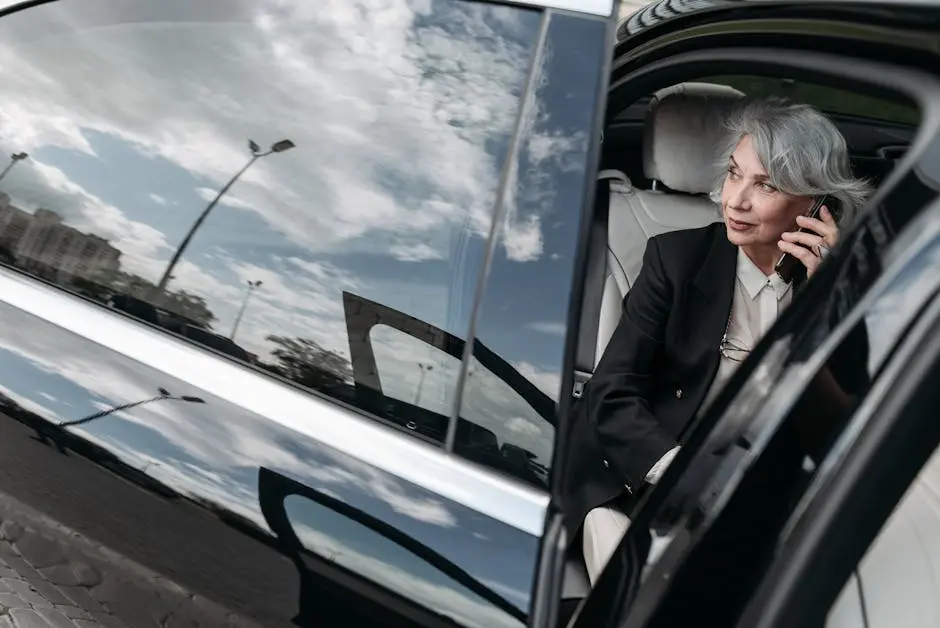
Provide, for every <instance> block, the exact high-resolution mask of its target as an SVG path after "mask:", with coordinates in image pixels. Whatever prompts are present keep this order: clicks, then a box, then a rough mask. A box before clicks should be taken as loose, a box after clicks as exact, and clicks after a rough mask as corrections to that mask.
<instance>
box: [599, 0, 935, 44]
mask: <svg viewBox="0 0 940 628" xmlns="http://www.w3.org/2000/svg"><path fill="white" fill-rule="evenodd" d="M758 5H761V6H776V7H788V8H801V7H802V8H810V7H812V8H825V7H829V8H832V9H837V10H841V11H843V12H844V11H846V10H847V9H852V8H856V9H863V8H867V9H871V8H881V9H887V10H890V11H898V12H901V11H903V10H905V9H907V10H910V9H917V8H926V7H930V8H932V9H935V8H940V0H658V1H657V2H652V3H650V4H649V5H647V6H645V7H643V8H641V9H638V10H637V11H635V12H634V13H632V14H630V15H629V16H628V17H627V18H625V19H624V20H623V21H621V22H620V25H619V26H618V27H617V43H618V44H620V43H622V42H624V41H625V40H627V39H629V38H631V37H635V36H636V35H639V34H641V33H643V32H645V31H647V30H648V29H650V28H653V27H659V26H664V25H667V24H668V23H670V22H673V21H674V20H677V19H678V18H682V17H687V16H691V15H694V14H696V13H700V14H705V13H708V12H711V11H714V10H720V9H733V8H741V9H746V8H754V7H757V6H758Z"/></svg>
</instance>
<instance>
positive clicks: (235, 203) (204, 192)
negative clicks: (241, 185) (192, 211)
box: [196, 188, 254, 209]
mask: <svg viewBox="0 0 940 628" xmlns="http://www.w3.org/2000/svg"><path fill="white" fill-rule="evenodd" d="M218 193H219V190H212V189H210V188H196V194H198V195H199V198H201V199H202V200H204V201H211V200H212V199H214V198H215V197H216V195H217V194H218ZM219 205H226V206H228V207H232V208H234V209H252V208H253V207H254V206H253V205H252V204H251V203H249V202H247V201H243V200H241V199H239V198H237V197H234V196H232V195H231V194H226V195H225V196H223V197H222V198H221V199H219Z"/></svg>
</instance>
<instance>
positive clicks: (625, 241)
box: [595, 83, 743, 364]
mask: <svg viewBox="0 0 940 628" xmlns="http://www.w3.org/2000/svg"><path fill="white" fill-rule="evenodd" d="M742 95H743V94H741V92H739V91H737V90H735V89H732V88H730V87H725V86H722V85H712V84H708V83H682V84H680V85H676V86H674V87H671V88H669V89H666V90H662V91H661V92H658V93H657V94H656V95H655V96H654V97H653V99H652V101H651V102H650V107H649V110H648V112H647V116H646V127H645V135H644V140H643V171H644V174H645V175H646V177H647V178H648V179H651V180H653V181H654V182H655V183H654V189H652V190H641V189H637V188H635V187H634V186H633V185H632V183H631V182H630V180H629V179H628V178H627V176H626V175H624V174H623V173H617V172H616V171H609V170H608V171H604V172H602V173H601V178H606V179H608V180H609V181H610V201H609V205H608V223H607V274H606V277H605V278H604V287H603V293H602V297H601V305H600V316H599V322H598V327H597V342H596V345H595V364H596V363H597V360H599V359H600V357H601V355H603V353H604V349H605V348H606V347H607V342H608V341H609V340H610V336H611V335H612V334H613V332H614V329H615V328H616V327H617V323H618V322H619V321H620V316H621V312H622V303H623V300H624V298H625V297H626V296H627V293H628V292H629V291H630V289H631V288H632V287H633V284H634V282H635V281H636V278H637V275H639V274H640V267H641V266H642V263H643V253H644V251H645V250H646V241H647V240H648V239H649V238H650V237H652V236H654V235H658V234H660V233H664V232H667V231H674V230H676V229H690V228H694V227H703V226H705V225H707V224H710V223H713V222H717V221H719V220H721V217H720V214H719V210H718V207H717V205H716V204H715V203H714V202H713V201H712V200H711V199H710V198H709V196H708V195H709V193H710V192H711V191H712V189H713V188H714V185H715V183H716V173H717V170H716V166H717V164H716V163H715V160H716V158H717V156H718V150H719V149H720V148H721V146H722V142H723V140H724V138H725V131H724V120H725V118H726V117H727V115H728V113H729V111H730V109H731V106H732V105H733V103H734V102H735V100H736V99H738V98H740V97H741V96H742ZM658 184H662V186H664V187H665V188H666V189H662V188H661V187H660V186H659V185H658ZM656 187H660V189H655V188H656Z"/></svg>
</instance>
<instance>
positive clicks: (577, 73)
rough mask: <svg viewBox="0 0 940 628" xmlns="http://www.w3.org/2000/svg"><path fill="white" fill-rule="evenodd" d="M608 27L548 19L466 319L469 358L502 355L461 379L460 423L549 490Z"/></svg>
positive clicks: (503, 464)
mask: <svg viewBox="0 0 940 628" xmlns="http://www.w3.org/2000/svg"><path fill="white" fill-rule="evenodd" d="M605 26H606V25H605V23H604V22H603V21H602V20H573V19H568V18H566V17H564V16H562V15H553V16H552V19H551V21H550V22H549V25H548V29H547V32H546V38H547V42H546V50H547V52H546V54H545V57H544V62H543V63H541V64H540V65H539V66H538V67H537V68H536V71H537V73H538V74H537V76H536V79H535V84H536V86H537V89H536V90H535V92H534V101H533V102H532V106H531V112H530V113H527V115H526V116H525V117H524V126H523V131H524V134H523V136H522V138H521V143H520V153H519V164H518V170H517V172H514V173H512V177H513V178H512V183H513V185H512V187H511V188H510V191H509V195H508V197H507V202H506V205H505V208H504V209H505V215H503V216H501V217H500V218H499V219H498V222H497V232H496V238H497V239H496V241H497V242H504V243H506V245H505V246H503V247H497V248H496V249H495V250H494V252H493V257H492V265H491V269H490V275H489V281H488V282H487V284H486V289H485V292H484V294H483V297H482V300H481V304H480V309H479V313H478V317H477V319H476V321H475V322H476V325H475V338H474V345H473V354H474V356H475V357H476V358H477V359H478V360H480V362H481V363H483V362H484V356H486V355H494V356H499V358H500V360H499V361H498V364H499V367H497V366H494V365H491V364H483V366H484V367H486V368H488V369H490V371H489V372H487V370H485V369H484V370H479V369H478V375H475V376H472V377H469V378H467V382H468V385H467V387H466V388H465V389H464V390H463V391H462V393H463V397H462V400H461V405H460V416H461V417H462V418H463V419H466V420H468V421H472V422H475V423H477V424H479V425H481V426H483V427H485V428H487V429H489V430H491V431H492V432H493V433H494V434H495V435H496V437H497V439H498V446H499V452H500V455H499V458H498V463H497V462H494V463H493V464H494V465H496V466H498V467H499V468H503V469H504V470H505V469H507V468H508V469H509V470H510V471H509V472H510V473H512V474H513V475H515V476H516V477H523V478H524V479H526V480H528V481H530V482H532V483H535V484H540V485H542V486H546V487H547V485H548V484H547V478H548V467H549V465H550V464H551V454H552V450H553V446H554V439H555V412H556V405H557V403H558V401H559V399H560V397H561V395H565V394H567V393H566V391H563V390H561V379H562V377H561V375H562V362H563V359H564V348H565V342H564V341H565V337H566V335H567V333H568V331H569V330H568V323H567V319H568V308H569V304H570V298H571V293H572V288H573V279H574V275H573V273H572V269H573V267H574V259H575V255H576V252H577V247H578V234H579V232H580V228H581V218H582V208H583V206H584V200H585V198H586V197H587V196H588V194H593V191H594V189H595V186H594V184H593V180H592V179H590V178H589V177H591V176H592V172H591V168H593V167H596V166H595V165H594V164H592V163H591V160H590V156H591V149H592V147H593V146H596V145H597V144H596V142H597V141H598V140H599V138H600V133H599V132H598V133H597V134H596V136H594V135H592V133H594V131H592V129H593V128H594V126H595V124H598V125H599V123H600V121H599V120H595V115H596V108H595V105H594V103H595V102H596V100H597V97H598V96H597V95H598V93H599V92H600V90H601V89H603V88H604V86H605V85H606V81H607V77H606V75H605V73H604V71H603V65H602V64H601V63H598V61H597V60H598V59H603V58H604V57H605V55H608V54H609V52H608V51H607V47H606V39H605V34H604V29H605ZM560 50H564V51H566V52H565V54H559V53H558V52H557V51H560ZM598 128H599V126H598ZM494 362H496V361H494ZM477 367H478V364H477V363H476V362H474V363H472V364H469V365H468V368H470V369H475V368H477ZM458 453H459V452H458Z"/></svg>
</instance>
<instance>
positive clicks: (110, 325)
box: [0, 0, 612, 628]
mask: <svg viewBox="0 0 940 628" xmlns="http://www.w3.org/2000/svg"><path fill="white" fill-rule="evenodd" d="M550 4H551V5H552V6H555V7H559V8H562V9H565V10H564V11H552V10H549V9H545V8H544V7H542V6H541V4H540V3H539V2H520V3H513V4H512V5H508V4H503V3H499V2H469V1H465V0H431V1H430V2H419V3H413V2H401V3H391V4H389V3H384V4H383V3H373V2H368V1H366V0H357V1H356V2H347V1H343V2H329V3H309V2H304V1H301V0H296V1H293V0H292V1H288V2H269V1H268V0H239V1H238V2H230V1H229V0H205V1H203V2H199V3H189V2H177V1H170V2H161V3H156V4H154V3H147V2H140V1H138V0H88V2H85V3H82V5H81V7H77V5H75V4H74V3H70V2H50V3H28V8H23V10H20V11H11V12H9V13H2V17H0V78H2V79H3V80H2V81H0V96H2V97H3V101H4V106H3V111H4V116H3V117H4V124H3V126H2V128H0V148H2V150H3V151H5V152H4V153H3V154H10V155H14V156H15V157H14V158H12V160H11V161H10V162H9V163H8V164H6V165H5V166H4V169H3V170H0V172H2V174H0V260H2V263H3V264H4V266H3V267H2V268H0V410H2V414H0V433H2V438H0V519H2V521H3V528H2V533H0V537H2V540H0V555H2V557H3V565H2V567H3V570H4V571H3V574H4V576H5V578H6V576H9V577H10V579H11V580H16V584H13V585H10V588H11V589H15V591H14V594H15V595H16V596H18V597H17V600H18V601H16V604H21V603H22V604H25V605H27V606H28V608H27V607H26V606H24V607H22V608H16V609H14V610H12V611H11V613H12V615H13V617H14V619H15V620H16V621H20V622H27V621H29V620H35V621H39V620H38V619H36V617H41V618H43V620H44V621H47V623H59V624H62V623H63V622H64V621H65V620H64V619H63V618H62V616H64V615H65V614H66V613H71V615H72V616H74V618H75V619H77V620H79V621H95V622H97V623H98V624H102V625H113V624H116V623H119V622H122V623H124V624H126V625H132V626H145V625H153V624H160V625H174V624H176V623H180V624H193V625H206V626H229V625H231V626H235V625H264V626H288V625H302V626H305V625H317V626H319V625H340V624H341V625H383V626H410V625H413V624H419V625H453V624H458V625H463V626H479V627H481V628H490V627H498V626H507V627H508V626H512V627H518V626H522V625H524V624H525V623H526V619H527V617H528V614H529V610H530V607H531V598H532V590H533V581H534V572H535V569H536V561H537V556H538V546H539V539H540V536H541V534H542V530H543V526H544V518H545V507H546V503H547V495H546V492H545V486H546V484H547V479H548V473H549V465H550V463H551V452H552V447H553V438H554V426H553V420H554V417H555V401H556V399H555V398H553V397H554V396H555V395H557V388H558V387H557V385H554V386H553V385H551V380H552V378H557V376H558V374H559V373H560V355H561V353H562V346H563V336H564V334H563V324H562V325H561V327H562V333H561V334H560V335H559V334H558V331H557V330H558V327H559V323H560V320H559V317H560V314H559V312H562V311H565V308H566V299H567V294H568V291H569V289H570V285H571V283H570V282H571V277H572V272H571V271H572V268H573V264H574V260H573V251H574V250H575V248H576V236H575V234H576V233H577V225H578V221H579V219H580V213H581V201H582V200H583V197H584V193H585V191H586V189H587V186H586V185H585V183H586V181H587V180H589V178H590V173H589V172H588V171H587V170H588V169H589V168H586V167H585V165H586V164H588V163H589V159H588V157H589V156H590V155H591V153H592V151H593V150H594V149H595V148H596V142H595V141H594V140H593V139H592V137H591V136H590V129H589V128H588V126H589V125H590V123H591V121H592V120H593V119H594V117H595V115H596V105H597V103H596V100H597V97H598V94H599V89H600V84H601V83H602V82H603V77H602V74H603V72H602V70H601V69H600V68H601V65H602V61H603V59H604V58H605V56H606V53H607V42H606V41H604V40H603V38H602V37H601V34H602V33H603V32H604V28H605V26H606V24H607V21H608V19H609V17H610V14H611V11H612V3H611V2H604V1H601V2H593V3H589V4H588V5H585V4H584V3H578V2H574V1H572V2H566V1H562V2H558V1H555V2H552V3H550ZM34 5H35V6H34ZM24 6H26V5H24ZM21 8H22V7H21ZM583 11H590V13H583ZM585 42H587V43H585ZM569 50H570V51H573V52H572V53H571V54H567V52H566V51H569ZM539 51H541V52H539ZM549 52H551V54H549ZM537 53H538V54H539V55H541V56H537ZM565 63H567V64H568V67H562V66H564V64H565ZM562 70H563V71H564V72H565V73H567V74H563V73H562ZM569 76H573V77H574V79H576V80H571V81H569V80H568V78H567V77H569ZM533 77H537V78H538V79H539V80H534V79H533ZM556 77H562V78H561V79H560V80H557V81H556V80H553V79H555V78H556ZM527 85H530V86H533V89H532V90H527V89H526V86H527ZM582 86H583V87H586V91H585V92H584V94H581V93H580V88H581V87H582ZM565 90H574V91H578V92H579V95H578V96H577V98H569V97H568V96H566V94H565ZM535 92H537V93H535ZM524 102H528V103H530V105H531V107H530V109H526V110H525V112H527V113H528V114H530V115H528V116H523V115H522V114H523V103H524ZM572 103H573V105H572ZM582 105H583V106H584V110H583V111H582V110H581V109H582ZM566 108H567V109H566ZM256 140H257V141H256ZM513 146H515V147H516V149H515V153H513V152H512V151H511V150H510V149H511V147H513ZM549 148H550V149H551V150H548V149H549ZM520 155H522V156H523V157H520ZM556 171H558V172H563V176H559V177H555V176H554V173H555V172H556ZM520 172H521V173H522V176H521V182H520V179H517V178H515V175H518V174H519V173H520ZM507 173H509V174H507ZM512 173H515V174H512ZM510 174H512V176H510ZM536 182H537V183H538V186H537V187H538V190H537V191H538V192H539V194H538V195H532V194H529V193H525V194H523V192H524V191H526V190H528V191H529V192H532V190H533V189H534V188H535V187H536V186H535V185H534V184H535V183H536ZM517 184H518V185H517ZM517 187H518V188H519V191H518V193H516V192H515V191H514V190H516V188H517ZM507 199H510V200H511V202H508V204H507ZM509 205H511V206H512V207H511V208H510V207H509ZM560 212H561V213H560ZM561 214H563V215H561ZM496 217H499V223H498V225H497V226H496V228H493V225H494V224H495V223H496ZM552 221H555V222H552ZM553 224H557V225H564V226H565V227H566V228H565V229H561V230H559V235H555V234H549V233H548V231H549V229H550V228H551V225H553ZM569 227H570V229H569ZM543 244H544V246H543ZM543 253H544V254H543ZM497 256H507V257H508V258H510V261H511V264H510V266H512V267H513V269H515V270H518V268H519V267H522V266H525V271H531V270H532V269H538V271H539V275H540V276H541V277H542V278H543V281H545V282H546V283H550V284H551V285H550V288H545V289H542V290H541V291H540V292H541V293H542V296H543V297H544V298H545V299H546V300H548V301H550V302H551V304H552V307H551V308H549V307H545V308H543V309H544V311H545V312H546V314H547V315H550V316H551V318H550V319H549V320H547V321H538V320H534V319H526V320H523V319H522V317H520V316H519V315H518V314H517V313H513V314H512V316H510V317H509V318H508V319H501V320H498V321H497V318H498V317H490V316H485V317H483V318H485V319H487V320H484V322H483V323H482V325H481V327H482V329H484V330H485V332H486V334H493V335H494V336H495V341H494V342H491V341H490V340H488V339H487V344H482V343H479V344H476V345H473V350H472V351H469V352H468V351H467V350H466V348H467V346H470V343H471V342H474V343H477V342H478V341H477V339H475V337H474V335H473V333H471V332H472V329H473V325H472V324H471V321H472V320H473V318H474V316H475V312H476V313H479V309H480V308H479V301H480V297H481V295H482V294H483V293H484V292H486V296H487V297H488V298H489V299H490V301H489V302H491V303H499V302H500V300H501V299H507V298H511V297H513V296H514V295H513V293H512V286H511V283H510V286H509V288H508V290H507V288H506V287H505V286H503V287H501V290H502V294H500V293H499V291H498V290H496V287H495V286H494V287H493V290H490V286H489V285H488V284H487V281H486V279H487V272H486V271H487V269H488V268H489V265H491V262H492V260H493V258H494V257H497ZM521 274H522V275H524V274H525V273H524V272H523V273H521ZM499 276H500V277H504V276H506V274H504V273H500V274H499ZM552 276H557V277H558V278H559V279H558V280H557V281H552V282H549V281H548V279H550V278H551V277H552ZM344 295H346V296H345V297H344ZM352 295H355V298H353V297H352ZM531 302H532V303H534V300H532V301H531ZM357 303H358V304H359V305H363V304H365V305H368V308H372V309H371V311H373V312H380V313H381V315H382V316H383V317H385V318H388V323H387V324H381V325H372V326H366V325H364V324H363V322H364V321H363V320H360V319H357V318H356V315H355V312H353V310H352V309H351V306H352V305H355V304H357ZM347 304H349V305H350V308H347V307H345V306H346V305H347ZM368 308H366V309H368ZM347 314H348V317H347ZM402 321H409V322H408V323H407V324H406V323H403V322H402ZM539 322H542V323H548V325H544V324H543V325H541V326H539V325H534V326H533V325H531V323H539ZM411 325H417V327H418V328H419V329H423V330H424V331H422V332H418V333H417V336H415V331H414V329H412V327H411ZM367 327H368V329H367ZM516 327H520V330H516V329H515V328H516ZM523 327H524V328H525V331H522V330H521V328H523ZM539 329H541V330H542V331H539ZM546 329H547V330H548V333H546V332H545V331H544V330H546ZM363 333H365V334H366V335H365V336H363V335H362V334H363ZM516 333H518V336H519V337H520V338H523V337H525V338H531V336H529V334H540V336H537V337H538V338H541V339H542V342H541V344H540V346H539V352H536V353H535V354H533V355H536V354H537V355H538V359H537V360H530V359H527V355H526V354H525V353H524V352H521V351H519V350H518V349H519V348H518V347H516V348H515V350H514V351H513V352H509V351H507V350H505V349H504V348H503V346H502V345H501V346H499V347H498V349H497V348H493V347H495V346H496V345H497V344H498V343H499V342H500V341H499V338H500V337H501V336H503V337H505V335H507V334H508V335H511V334H516ZM543 336H544V338H542V337H543ZM461 347H462V349H461ZM467 353H469V356H467V355H466V354H467ZM362 355H366V356H371V357H367V358H362V359H360V358H361V356H362ZM465 358H466V360H467V361H466V363H465V362H464V359H465ZM425 360H426V361H425ZM366 362H367V363H368V366H366V367H365V368H363V366H362V364H363V363H366ZM422 364H423V366H419V365H422ZM432 369H433V370H432ZM462 372H463V373H465V376H464V375H461V373H462ZM461 378H463V379H461ZM546 380H547V381H549V385H545V384H544V382H545V381H546ZM464 390H466V391H470V392H468V393H467V394H465V395H464V401H465V402H466V403H465V406H464V407H463V408H462V409H461V410H460V412H457V406H458V404H457V402H456V399H457V398H459V396H460V395H461V394H463V393H464ZM474 390H476V391H478V392H479V391H485V392H486V394H476V393H473V392H472V391H474ZM546 390H548V391H551V394H549V393H547V392H546ZM491 396H492V398H497V397H498V403H491V404H487V402H488V401H490V400H491ZM448 402H450V404H449V405H448ZM507 407H508V408H512V409H513V412H512V414H511V415H508V414H506V413H504V412H503V409H504V408H507ZM494 408H495V409H494ZM458 414H459V415H460V417H461V420H460V421H459V422H456V421H455V420H452V419H455V418H456V416H457V415H458ZM481 417H482V418H481ZM484 418H485V420H486V421H488V422H489V423H484ZM502 419H505V425H503V423H502V422H500V420H502ZM412 424H413V425H412ZM449 435H450V436H452V437H453V440H454V442H453V445H454V448H453V451H445V446H446V445H448V438H449ZM453 454H457V455H453ZM464 458H470V459H471V460H473V461H474V462H476V463H479V464H473V463H472V462H470V463H468V462H467V461H466V460H465V459H464ZM481 465H484V466H485V467H488V468H481ZM494 468H495V469H496V471H497V472H494ZM519 480H522V481H521V482H520V481H519ZM7 569H9V572H10V573H9V574H8V573H7ZM4 583H5V584H6V580H5V581H4ZM13 601H14V600H13V598H9V597H6V594H4V595H3V596H0V608H3V609H4V610H6V607H7V606H10V605H12V603H13ZM20 615H22V617H20ZM34 616H35V617H34ZM63 625H64V624H63Z"/></svg>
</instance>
